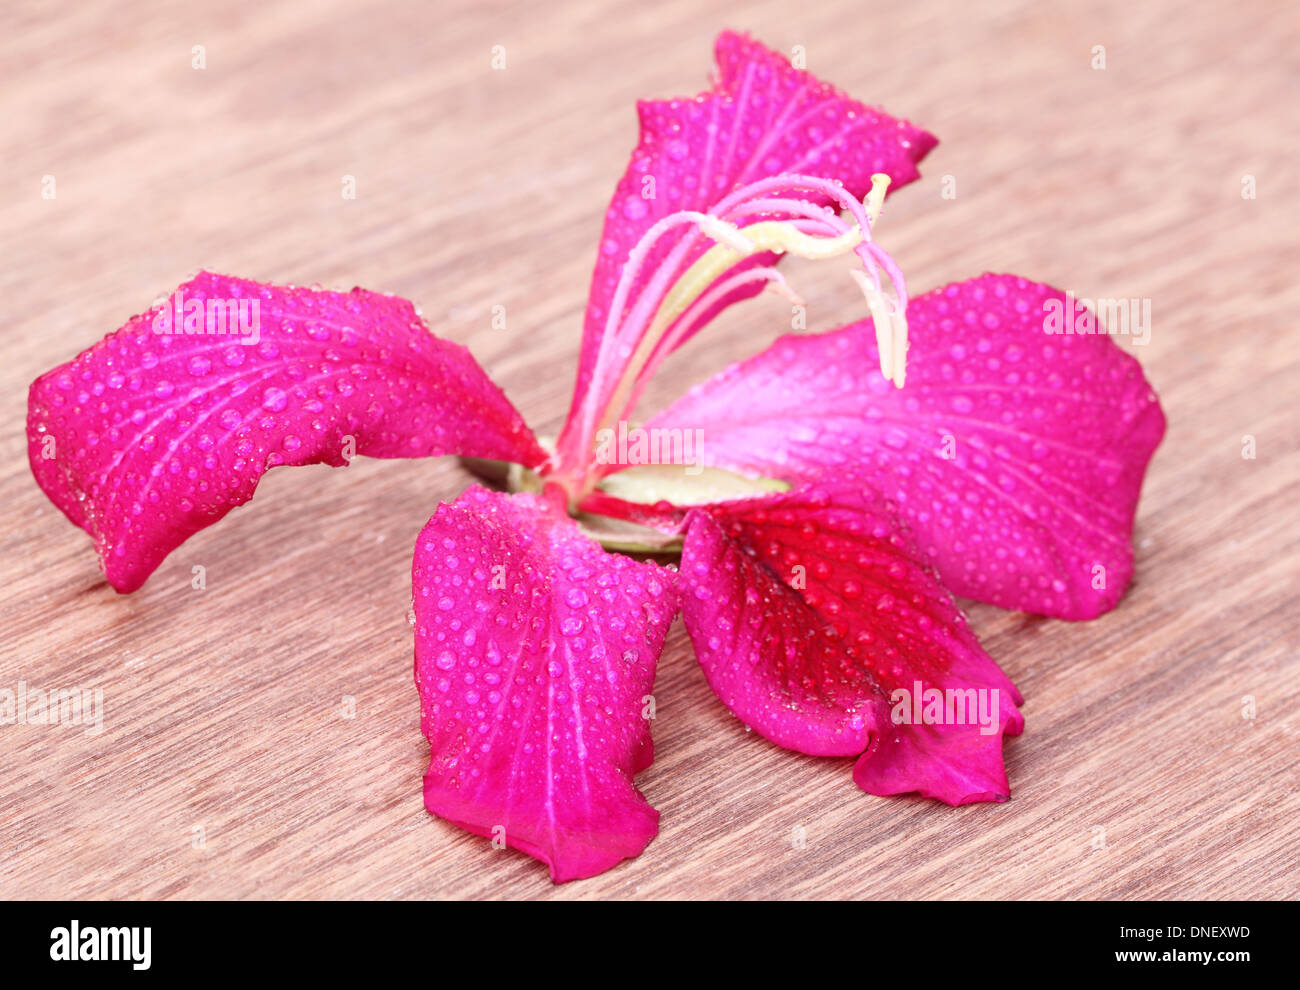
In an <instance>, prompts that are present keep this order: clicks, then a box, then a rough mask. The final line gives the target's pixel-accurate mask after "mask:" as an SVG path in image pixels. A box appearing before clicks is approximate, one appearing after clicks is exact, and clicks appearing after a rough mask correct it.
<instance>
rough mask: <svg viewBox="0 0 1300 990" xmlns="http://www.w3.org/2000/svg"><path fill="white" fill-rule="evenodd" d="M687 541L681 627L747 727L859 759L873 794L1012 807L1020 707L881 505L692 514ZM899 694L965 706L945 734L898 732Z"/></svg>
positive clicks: (858, 498) (795, 496)
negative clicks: (1012, 752)
mask: <svg viewBox="0 0 1300 990" xmlns="http://www.w3.org/2000/svg"><path fill="white" fill-rule="evenodd" d="M687 525H688V529H687V533H686V545H685V548H684V550H683V553H682V569H681V580H682V614H683V617H684V619H685V621H686V628H687V631H688V632H689V633H690V636H691V640H692V642H693V643H694V644H695V651H696V655H697V656H698V658H699V661H700V664H701V666H702V667H703V668H704V673H705V677H706V678H707V680H708V682H709V685H710V686H711V687H712V688H713V690H714V692H715V693H716V694H717V695H718V697H719V698H720V699H721V700H722V702H723V703H724V704H725V705H726V706H727V707H728V708H730V709H731V711H732V712H734V713H735V714H736V715H737V716H738V717H739V718H740V719H741V720H742V721H743V722H745V723H746V724H747V725H749V726H750V727H752V728H753V729H755V730H756V731H758V732H759V733H761V734H762V735H763V736H765V737H766V738H768V739H770V740H771V741H772V742H775V743H777V744H778V745H780V746H784V747H786V748H788V749H794V750H797V751H799V752H802V753H809V754H812V755H815V756H849V755H857V754H859V753H862V754H863V755H862V757H861V759H860V760H859V761H858V765H857V768H856V770H855V773H854V779H855V780H856V781H857V783H858V784H859V786H861V787H862V788H863V790H866V791H869V792H870V793H872V794H900V793H904V792H908V791H919V792H920V793H921V794H922V795H923V796H925V797H934V798H938V799H939V800H941V801H946V802H947V803H948V804H954V805H956V804H965V803H968V802H971V801H990V800H1005V799H1006V797H1007V796H1008V795H1009V793H1010V791H1009V787H1008V785H1007V778H1006V771H1005V770H1004V768H1003V764H1002V737H1003V734H1004V733H1005V734H1011V735H1015V734H1017V733H1019V732H1020V731H1021V729H1022V728H1023V726H1024V719H1023V717H1022V716H1021V714H1020V712H1019V711H1018V710H1017V709H1016V707H1015V706H1016V705H1019V704H1020V702H1021V698H1020V694H1019V692H1018V691H1017V690H1016V688H1015V686H1014V685H1013V684H1012V683H1011V681H1010V680H1009V679H1008V678H1007V677H1006V675H1005V674H1003V673H1002V671H1001V670H999V669H998V667H997V665H996V664H995V663H994V662H993V660H992V659H991V658H990V657H989V656H988V654H987V653H985V652H984V650H983V649H982V648H981V647H980V645H979V642H978V641H977V640H976V639H975V636H974V634H973V633H972V632H971V631H970V628H969V627H968V626H967V624H966V620H965V618H964V616H963V615H962V614H961V612H959V611H958V610H957V608H956V607H955V606H954V605H953V603H952V599H951V598H950V597H949V596H948V593H947V592H946V591H945V590H944V589H943V587H942V586H941V585H940V584H939V582H938V581H937V580H936V578H935V576H934V574H933V572H932V570H931V569H930V568H929V567H928V566H927V565H925V564H924V563H923V562H922V558H921V557H920V554H919V552H918V551H917V549H916V547H915V545H914V544H913V543H912V542H911V540H910V538H909V537H908V535H907V533H906V531H905V530H904V529H902V528H901V526H900V525H899V524H898V520H897V518H896V517H895V516H894V515H893V514H892V512H890V511H889V508H888V507H887V506H886V505H885V504H884V503H883V501H881V500H878V499H876V498H874V497H872V496H870V495H864V494H863V492H862V489H861V488H860V487H859V486H851V485H844V486H842V487H840V488H838V489H833V488H830V487H825V486H820V487H815V486H809V487H806V488H803V489H798V490H796V491H793V492H789V493H786V494H782V495H777V496H773V497H769V498H762V499H747V500H743V501H738V502H730V503H723V504H719V505H714V506H709V507H707V508H704V509H696V510H693V511H692V512H691V514H690V516H689V519H688V523H687ZM899 691H901V692H903V695H905V696H908V697H910V696H912V695H916V696H917V697H918V698H919V699H921V701H922V702H924V701H925V699H926V698H927V697H928V695H927V692H936V691H937V692H940V693H941V694H944V695H945V696H947V694H948V693H952V697H953V698H954V701H960V702H961V703H962V704H961V707H954V708H953V709H952V711H951V713H950V717H949V718H947V719H945V718H944V717H943V716H942V715H941V717H940V719H939V720H938V722H937V723H935V724H927V722H926V721H925V720H924V719H922V718H918V719H916V720H910V717H909V716H910V713H911V707H910V706H909V707H907V708H906V709H903V710H902V711H903V715H904V720H903V721H900V720H898V719H895V718H894V712H895V711H896V710H898V709H897V702H898V700H899V696H898V695H896V694H895V692H899ZM967 692H969V694H968V693H967ZM968 701H972V702H974V707H973V708H972V709H970V711H966V710H965V704H966V702H968ZM981 702H982V704H983V708H980V704H981ZM946 710H947V709H944V711H946ZM981 717H982V718H981ZM909 721H911V724H908V722H909Z"/></svg>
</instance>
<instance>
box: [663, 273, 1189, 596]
mask: <svg viewBox="0 0 1300 990" xmlns="http://www.w3.org/2000/svg"><path fill="white" fill-rule="evenodd" d="M1062 299H1063V296H1062V294H1061V293H1060V292H1058V291H1057V290H1055V289H1052V288H1049V287H1048V286H1045V285H1038V284H1035V283H1032V282H1027V281H1025V280H1024V279H1020V278H1015V277H1014V276H1009V275H985V276H982V277H981V278H978V279H973V280H971V281H968V282H960V283H956V284H953V285H950V286H948V287H946V288H944V289H939V290H936V291H934V292H930V293H927V294H926V295H923V296H920V297H917V298H914V299H913V300H912V301H911V304H910V305H909V306H908V311H907V315H908V323H909V326H910V340H911V347H910V351H909V356H908V365H907V384H906V387H905V388H903V389H896V388H894V387H893V386H892V385H891V384H889V383H888V382H886V381H885V379H884V378H882V377H881V375H880V371H879V362H878V359H877V354H876V345H875V334H874V331H873V329H872V325H871V322H870V321H869V320H868V321H866V322H863V323H857V324H854V325H853V326H850V327H846V328H844V329H842V330H839V331H836V332H834V333H829V334H822V335H817V336H788V337H784V338H782V339H780V340H778V341H777V342H776V343H775V344H774V345H773V346H772V347H771V348H769V349H768V350H767V351H765V352H764V353H762V354H760V355H758V356H757V357H754V358H752V359H750V360H748V361H745V362H743V363H741V364H738V365H735V366H733V367H731V368H729V369H728V370H727V371H725V372H723V373H722V374H721V375H719V376H718V377H716V378H714V379H713V380H712V381H709V382H707V383H705V384H704V385H702V386H699V387H697V388H696V389H694V390H692V392H691V393H690V394H689V395H688V396H687V397H686V398H684V399H683V400H682V401H680V402H678V403H676V404H675V405H674V406H672V407H671V408H670V409H668V410H667V411H665V412H664V413H662V414H660V415H659V416H657V417H655V419H654V420H652V421H651V422H650V423H648V424H647V428H649V429H654V428H674V427H676V428H689V429H692V430H697V429H698V430H703V431H704V432H703V437H704V442H703V445H702V447H703V458H702V459H703V460H704V461H705V462H706V463H708V464H711V465H716V466H719V467H725V468H730V469H732V470H737V471H747V472H754V473H757V474H761V475H767V476H770V477H778V478H783V479H786V480H790V481H794V482H800V481H809V480H816V479H822V478H835V477H837V476H839V475H841V474H843V473H844V472H846V471H853V472H857V473H864V472H865V474H866V475H867V476H868V477H870V478H871V479H872V484H873V485H874V487H876V488H877V489H879V490H880V491H881V492H883V493H884V494H885V495H887V496H888V497H889V498H890V499H892V500H894V501H895V502H896V503H897V504H898V511H899V514H900V515H901V517H902V518H903V519H904V521H905V522H906V523H907V524H908V527H909V528H910V529H911V531H912V532H913V534H914V535H915V537H916V539H917V542H918V543H919V545H920V546H921V548H922V549H923V551H924V552H925V553H926V555H927V556H928V557H929V559H930V560H931V561H933V562H934V564H935V565H936V566H937V567H938V569H939V573H940V574H941V576H942V578H943V581H944V584H945V585H947V587H948V588H949V589H950V590H951V591H953V593H955V594H958V595H964V596H967V597H970V598H976V599H979V600H981V601H986V602H991V603H993V604H995V605H1001V606H1004V607H1007V608H1015V609H1024V610H1026V611H1030V612H1039V613H1042V614H1044V615H1054V616H1060V617H1063V618H1068V619H1086V618H1092V617H1094V616H1096V615H1098V614H1100V613H1101V612H1104V611H1106V610H1107V609H1109V608H1111V607H1113V606H1114V605H1115V603H1116V602H1117V601H1118V600H1119V598H1120V596H1121V595H1122V594H1123V592H1124V589H1125V588H1126V587H1127V586H1128V584H1129V581H1130V579H1131V577H1132V574H1133V549H1132V545H1131V534H1132V528H1133V517H1134V513H1135V511H1136V509H1137V502H1138V495H1139V492H1140V490H1141V487H1142V478H1143V475H1144V474H1145V471H1146V466H1147V463H1148V461H1149V460H1150V458H1151V455H1152V453H1153V452H1154V451H1155V449H1156V447H1157V445H1158V444H1159V443H1160V439H1161V437H1162V436H1163V435H1164V430H1165V418H1164V414H1163V412H1162V411H1161V409H1160V404H1159V402H1158V400H1157V398H1156V396H1155V393H1154V392H1153V391H1152V389H1151V386H1150V385H1149V384H1148V383H1147V381H1146V379H1145V378H1144V377H1143V375H1142V369H1141V367H1140V366H1139V365H1138V362H1137V361H1136V360H1134V359H1133V358H1132V357H1130V356H1129V355H1127V354H1126V353H1124V351H1123V350H1121V349H1120V348H1119V347H1118V346H1117V345H1116V344H1115V343H1114V342H1113V341H1112V340H1110V339H1109V337H1106V336H1102V335H1077V334H1076V335H1060V334H1048V333H1046V332H1045V331H1044V320H1045V318H1046V317H1047V315H1048V314H1047V313H1046V312H1045V309H1044V307H1045V304H1048V303H1049V301H1052V300H1056V301H1061V300H1062Z"/></svg>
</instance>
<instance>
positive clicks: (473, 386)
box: [27, 272, 546, 592]
mask: <svg viewBox="0 0 1300 990" xmlns="http://www.w3.org/2000/svg"><path fill="white" fill-rule="evenodd" d="M177 294H180V296H181V299H182V304H184V302H186V301H190V300H193V301H195V302H196V303H198V304H200V305H203V306H206V305H207V304H208V303H212V304H218V303H223V302H233V303H234V304H235V305H236V306H237V305H238V304H239V303H240V302H241V301H242V302H243V303H244V304H246V306H247V309H246V310H245V313H246V315H248V316H249V320H248V324H247V325H246V328H247V329H252V328H253V319H252V313H253V310H252V304H253V303H256V304H257V316H256V329H255V332H252V333H246V334H240V333H237V332H229V333H204V332H197V333H185V332H179V331H183V330H184V323H183V322H180V321H176V320H175V319H174V300H175V299H176V298H177ZM182 312H184V310H182ZM164 319H167V320H168V321H169V323H170V324H171V325H164V323H163V322H162V321H163V320H164ZM193 325H194V326H197V327H199V328H203V327H204V326H205V324H203V323H202V322H196V323H195V324H193ZM213 326H214V329H215V326H216V325H215V324H214V325H213ZM230 329H232V330H233V326H232V327H231V328H230ZM173 330H175V331H178V332H171V331H173ZM27 435H28V451H29V456H30V459H31V466H32V472H33V473H34V474H35V476H36V480H37V482H38V483H39V484H40V486H41V488H42V489H43V490H44V491H45V493H46V495H48V496H49V497H50V499H51V500H52V501H53V502H54V504H55V505H57V506H58V507H59V508H60V509H62V510H63V512H64V514H65V515H67V517H68V518H69V519H71V520H72V521H73V522H74V523H76V524H77V525H78V526H80V527H81V528H82V529H84V530H85V531H86V532H87V533H89V534H90V535H91V537H92V538H93V539H94V541H95V548H96V550H97V551H98V553H99V556H100V562H101V565H102V566H103V569H104V574H105V575H106V577H107V578H108V581H109V583H110V584H111V585H112V586H113V587H114V588H116V589H117V590H118V591H123V592H126V591H134V590H135V589H136V588H138V587H139V586H140V585H141V584H142V583H143V582H144V580H145V579H146V578H147V577H148V576H149V575H150V574H151V573H152V572H153V571H154V569H155V568H156V567H157V566H158V565H159V564H160V563H161V562H162V560H163V558H165V557H166V556H167V554H169V553H170V552H171V551H172V550H174V549H175V548H176V547H177V546H179V545H180V544H181V543H182V542H184V541H185V540H186V539H188V538H189V537H190V536H192V535H193V534H194V533H196V532H198V531H199V530H200V529H203V528H204V527H205V526H210V525H212V524H213V523H214V522H216V521H217V520H219V519H220V518H221V517H222V516H224V515H225V514H226V513H227V512H229V511H230V510H231V509H233V508H234V507H235V506H237V505H241V504H243V503H244V502H247V501H248V500H249V499H250V498H252V496H253V490H254V489H255V488H256V487H257V483H258V481H259V480H260V479H261V477H262V475H263V474H265V473H266V471H267V470H268V469H270V468H272V467H275V466H277V465H281V464H318V463H325V464H332V465H335V466H338V465H341V464H346V463H347V462H348V460H349V459H350V458H351V457H352V455H354V454H363V455H366V456H368V457H430V456H434V455H438V454H465V455H468V456H476V457H491V458H497V459H501V460H510V461H519V462H521V463H524V464H527V465H530V466H535V465H536V464H539V463H540V462H541V461H542V460H543V459H544V458H545V456H546V455H545V452H544V451H542V450H541V448H540V447H538V445H537V442H536V440H534V439H533V435H532V433H530V432H529V430H528V427H527V426H525V425H524V423H523V421H522V420H521V419H520V418H519V414H518V413H517V412H515V410H514V407H513V406H511V405H510V402H509V400H507V399H506V397H505V396H504V395H503V394H502V392H501V390H500V389H498V388H497V387H496V386H495V385H494V384H492V382H491V381H490V380H489V379H488V377H487V376H486V375H485V374H484V373H483V370H482V369H481V368H480V367H479V366H478V364H477V363H475V361H474V359H473V358H472V357H471V356H470V354H469V352H468V351H467V350H466V349H465V348H464V347H462V346H460V345H458V344H453V343H450V342H448V341H445V340H439V339H438V338H436V337H434V336H433V334H432V333H430V332H429V328H428V327H427V326H426V325H425V323H424V321H423V320H422V319H420V317H419V316H418V315H417V313H416V311H415V309H414V307H412V305H411V304H410V303H409V302H407V301H406V300H404V299H399V298H397V297H395V296H385V295H379V294H377V293H373V292H366V291H365V290H363V289H353V290H352V291H351V292H325V291H322V290H319V289H308V288H291V287H280V286H271V285H263V284H261V283H258V282H250V281H247V280H245V279H238V278H231V277H229V276H225V275H214V274H211V273H208V272H203V273H201V274H200V275H198V276H197V277H196V278H194V279H193V280H192V281H190V282H187V283H186V284H184V285H182V286H181V287H180V288H179V289H178V290H177V292H176V293H173V295H172V296H171V297H169V299H168V300H167V301H166V302H164V303H162V304H160V305H158V306H155V307H154V308H153V309H151V310H150V311H149V312H148V313H145V314H143V315H141V316H137V317H134V318H133V319H132V320H130V321H129V322H128V323H127V324H126V325H125V326H124V327H122V328H121V329H120V330H117V331H116V332H114V333H111V334H109V335H108V336H107V337H106V338H104V340H102V341H100V342H99V343H98V344H96V345H95V346H94V347H92V348H90V349H89V350H86V351H83V352H82V353H81V354H80V355H78V356H77V357H76V358H74V359H73V360H72V361H70V362H68V363H67V364H65V365H61V366H60V367H58V368H55V369H54V370H53V371H50V372H48V373H46V374H44V375H42V376H41V377H40V378H38V379H37V380H36V381H35V382H34V383H33V384H32V387H31V392H30V395H29V398H28V414H27Z"/></svg>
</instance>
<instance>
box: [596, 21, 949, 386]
mask: <svg viewBox="0 0 1300 990" xmlns="http://www.w3.org/2000/svg"><path fill="white" fill-rule="evenodd" d="M715 56H716V58H717V62H718V74H717V81H716V83H715V85H714V86H713V88H712V89H710V90H708V91H706V92H704V93H702V94H700V95H699V96H697V97H695V98H694V99H689V98H686V99H673V100H642V101H640V102H639V103H638V104H637V111H638V114H639V117H640V125H641V133H640V140H639V141H638V143H637V146H636V148H635V149H634V150H633V152H632V158H631V161H629V162H628V166H627V170H626V171H625V172H624V174H623V178H622V179H621V180H620V182H619V184H618V186H617V188H616V189H615V191H614V197H613V199H611V200H610V204H609V209H608V210H607V212H606V214H605V227H604V232H603V233H602V235H601V241H600V251H599V254H598V255H597V258H596V268H595V271H594V273H593V274H592V279H591V289H590V292H589V294H588V300H587V313H586V319H585V322H584V325H583V336H582V353H581V357H580V360H579V367H578V381H577V387H576V389H575V394H574V408H575V409H576V408H577V406H578V404H579V402H580V401H581V399H582V397H583V395H584V393H585V390H586V388H587V383H588V380H589V379H590V376H591V373H592V370H593V368H594V364H595V360H596V352H597V348H598V347H599V345H600V339H601V337H602V336H603V335H604V332H605V321H606V319H607V317H608V315H609V308H610V306H611V305H612V303H613V297H614V291H615V287H616V286H617V284H618V280H619V276H620V275H621V274H622V271H623V267H624V263H625V262H626V261H627V257H628V253H629V252H630V251H631V250H632V248H633V247H634V246H635V245H636V243H637V242H638V241H639V240H640V239H641V237H642V235H644V234H645V233H646V232H647V231H648V230H649V229H650V228H651V227H652V226H653V225H654V224H655V223H656V222H657V221H659V220H661V219H663V218H664V217H665V216H667V215H668V214H670V213H674V212H677V211H679V210H697V211H700V212H709V211H710V209H711V208H712V207H713V206H715V205H716V204H718V203H719V202H720V201H721V200H723V199H724V198H725V197H726V196H727V195H728V194H729V193H731V192H733V191H734V190H736V189H737V188H739V187H740V186H742V185H745V184H746V183H749V182H753V181H755V180H758V179H764V178H768V177H770V176H773V175H776V174H777V173H782V172H787V173H796V172H797V173H800V174H803V175H809V176H814V177H816V178H824V179H833V180H837V181H839V182H840V183H841V184H842V185H843V186H844V187H845V188H846V189H847V190H848V191H849V192H850V193H852V194H853V195H854V196H856V197H858V198H859V199H861V198H862V197H863V196H864V195H866V193H867V191H868V190H869V189H870V187H871V175H872V173H874V172H884V173H886V174H887V175H889V176H890V177H891V179H892V180H893V182H892V186H891V191H892V190H894V189H897V188H899V187H900V186H903V185H906V184H907V183H909V182H911V181H912V180H913V179H916V178H917V177H918V175H919V173H918V172H917V170H916V165H917V163H918V162H919V161H920V160H921V159H922V158H924V157H925V155H926V154H927V153H928V152H929V151H930V149H932V148H933V147H934V146H935V145H936V144H937V143H938V142H937V141H936V139H935V138H934V137H933V136H932V135H930V134H928V133H926V132H925V131H923V130H921V129H920V128H917V127H915V126H913V125H912V124H910V123H908V122H907V121H905V120H899V119H897V118H895V117H891V116H890V115H889V114H887V113H885V112H884V111H883V110H881V109H879V108H877V107H869V106H865V105H863V104H861V103H858V102H857V101H856V100H853V99H852V98H851V97H849V96H847V95H846V94H844V93H842V92H840V91H839V90H838V89H836V88H835V87H834V86H831V85H829V84H827V83H824V82H821V81H820V80H818V79H817V78H816V77H815V76H813V75H812V74H811V73H808V72H802V71H799V70H797V69H794V68H792V67H791V65H790V62H789V61H788V60H787V59H786V58H785V57H784V56H783V55H781V54H779V53H777V52H774V51H772V50H771V49H769V48H766V47H765V46H763V45H761V44H759V43H758V42H756V41H754V40H752V39H751V38H748V37H746V36H745V35H741V34H736V33H734V32H731V31H726V32H723V33H722V34H721V35H719V37H718V40H717V43H716V45H715ZM647 180H649V182H651V183H652V184H653V185H652V186H649V185H647ZM650 193H653V195H650ZM801 198H803V199H806V200H809V201H811V202H814V203H817V204H819V205H824V204H825V203H827V202H828V201H827V199H826V198H825V197H823V196H820V195H817V194H814V193H811V192H810V193H805V194H803V195H802V197H801ZM684 235H685V228H681V229H678V230H676V231H673V232H671V233H669V234H667V235H666V236H665V237H664V238H663V239H662V240H661V241H660V242H659V244H658V245H657V247H656V248H655V250H654V251H653V252H652V253H651V254H650V256H649V258H648V261H647V264H645V266H644V267H643V268H642V273H643V275H642V277H643V278H644V277H646V276H648V275H649V273H652V272H654V271H655V269H657V268H658V267H659V263H660V262H661V261H663V259H664V258H665V257H666V256H667V255H668V253H669V251H670V250H671V249H672V248H673V247H674V246H675V245H676V244H677V243H678V242H679V241H680V240H681V239H682V237H683V236H684ZM711 246H712V242H711V241H709V242H704V243H701V245H700V246H699V248H698V250H697V251H695V252H694V253H692V254H691V255H689V256H688V257H687V259H686V262H685V263H684V264H683V268H684V267H685V266H686V265H688V264H689V263H690V262H691V261H694V260H695V258H696V257H698V256H699V255H700V254H702V253H703V252H704V251H705V250H707V249H708V248H709V247H711ZM772 260H773V256H772V255H762V256H758V257H755V258H752V259H749V261H747V262H746V263H745V267H750V266H753V265H756V264H760V263H762V264H769V263H771V262H772ZM737 270H739V269H737ZM759 291H761V285H759V284H751V285H750V286H748V287H745V288H742V289H739V290H737V291H736V292H735V293H733V294H731V295H729V296H728V297H727V298H726V299H724V300H722V301H721V304H720V305H719V306H718V307H716V308H715V309H714V311H713V312H714V313H716V312H717V311H719V310H720V309H722V308H724V307H725V305H729V304H730V303H734V302H738V301H740V300H742V299H745V298H748V297H750V296H753V295H756V294H757V293H758V292H759Z"/></svg>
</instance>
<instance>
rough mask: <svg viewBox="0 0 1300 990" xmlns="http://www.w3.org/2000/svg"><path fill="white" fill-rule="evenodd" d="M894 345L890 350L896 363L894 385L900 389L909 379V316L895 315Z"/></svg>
mask: <svg viewBox="0 0 1300 990" xmlns="http://www.w3.org/2000/svg"><path fill="white" fill-rule="evenodd" d="M891 329H892V331H893V338H894V339H893V345H892V347H891V348H890V351H891V356H892V358H893V363H894V374H893V379H894V384H895V385H897V386H898V387H899V388H902V387H903V382H904V381H905V380H906V378H907V314H906V313H895V314H894V318H893V320H892V321H891Z"/></svg>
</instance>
